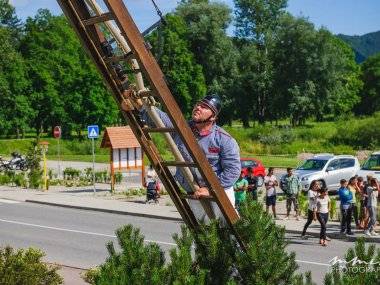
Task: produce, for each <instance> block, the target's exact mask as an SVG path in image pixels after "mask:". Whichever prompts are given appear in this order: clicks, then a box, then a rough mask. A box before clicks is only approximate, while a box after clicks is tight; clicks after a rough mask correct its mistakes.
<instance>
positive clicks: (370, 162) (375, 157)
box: [357, 151, 380, 181]
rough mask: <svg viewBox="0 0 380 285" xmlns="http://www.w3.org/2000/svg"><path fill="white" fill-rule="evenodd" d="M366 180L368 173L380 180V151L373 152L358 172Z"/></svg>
mask: <svg viewBox="0 0 380 285" xmlns="http://www.w3.org/2000/svg"><path fill="white" fill-rule="evenodd" d="M357 175H359V176H362V177H363V178H364V180H366V177H367V175H372V176H373V177H374V178H376V179H377V180H379V181H380V151H376V152H374V153H372V154H371V155H370V156H369V157H368V159H367V160H366V161H365V162H364V164H363V166H362V167H361V168H360V170H359V171H358V172H357Z"/></svg>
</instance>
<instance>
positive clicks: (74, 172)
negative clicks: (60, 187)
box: [63, 167, 81, 180]
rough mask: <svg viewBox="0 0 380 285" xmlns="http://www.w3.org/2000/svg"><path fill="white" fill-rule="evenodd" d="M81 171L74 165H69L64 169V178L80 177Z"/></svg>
mask: <svg viewBox="0 0 380 285" xmlns="http://www.w3.org/2000/svg"><path fill="white" fill-rule="evenodd" d="M80 174H81V171H80V170H78V169H75V168H72V167H67V168H65V170H64V171H63V178H64V179H68V180H73V179H75V178H79V176H80Z"/></svg>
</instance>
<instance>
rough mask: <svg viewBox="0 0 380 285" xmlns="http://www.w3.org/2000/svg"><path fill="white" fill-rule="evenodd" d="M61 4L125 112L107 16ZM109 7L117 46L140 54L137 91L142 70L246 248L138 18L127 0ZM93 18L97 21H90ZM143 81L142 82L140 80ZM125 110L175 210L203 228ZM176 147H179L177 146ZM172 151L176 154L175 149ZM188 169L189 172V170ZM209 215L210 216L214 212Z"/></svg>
mask: <svg viewBox="0 0 380 285" xmlns="http://www.w3.org/2000/svg"><path fill="white" fill-rule="evenodd" d="M57 1H58V3H59V4H60V6H61V8H62V10H63V11H64V13H65V15H66V16H67V17H68V18H69V20H70V22H71V24H72V26H73V27H74V30H75V31H76V32H77V34H78V36H79V38H80V40H81V42H82V44H83V45H84V46H85V47H86V50H87V52H88V53H89V55H90V57H91V58H92V59H93V61H94V62H95V64H96V66H97V68H98V69H99V71H100V72H101V74H102V75H103V78H104V80H105V82H106V84H107V85H108V86H109V87H110V89H111V91H112V92H111V93H112V95H113V97H114V98H115V100H116V102H117V103H118V105H119V107H120V108H121V106H122V104H123V102H124V101H125V98H124V97H123V93H124V91H123V90H124V89H123V88H124V87H123V82H121V81H120V79H119V78H118V76H117V74H116V72H115V70H114V69H113V68H112V65H111V63H110V61H107V60H106V57H105V56H104V54H103V53H104V52H102V49H101V43H102V42H103V41H105V37H104V35H103V34H102V33H101V31H100V29H99V28H98V27H97V23H92V22H91V21H93V22H98V21H100V18H101V16H99V15H101V14H102V13H100V12H99V11H98V12H96V11H95V14H97V15H98V18H96V16H95V17H91V15H90V11H89V10H88V7H87V6H86V3H87V5H88V6H90V7H91V4H89V2H95V1H94V0H57ZM104 3H105V4H106V6H107V8H108V11H109V12H107V14H106V15H107V16H103V19H104V20H106V21H105V23H106V24H107V23H108V24H109V25H107V27H108V28H109V29H111V28H110V27H111V26H113V22H111V21H109V19H110V15H112V16H113V21H114V22H115V23H116V34H118V37H119V36H121V38H122V40H118V43H119V44H120V42H123V41H124V42H125V43H126V47H124V48H123V50H124V52H126V53H130V52H132V53H133V55H135V58H133V57H130V58H131V60H130V61H131V65H132V67H133V69H134V71H135V76H136V79H137V83H138V90H139V91H147V89H145V86H144V83H143V81H142V72H143V73H144V74H145V75H146V79H147V80H148V81H149V85H150V86H151V88H152V92H153V93H154V94H156V96H158V98H159V99H160V101H161V103H162V104H163V105H164V107H165V109H166V110H167V111H168V113H167V114H168V116H169V118H170V119H171V122H172V124H173V127H174V129H175V130H176V131H177V132H178V134H179V136H180V138H181V140H182V141H183V142H184V144H185V147H186V148H187V150H188V152H189V154H190V156H191V157H192V160H193V163H194V165H196V166H197V168H198V171H199V173H200V174H201V176H202V177H203V178H204V180H205V181H206V182H207V185H208V186H209V188H210V190H211V193H212V194H213V196H214V198H215V200H216V202H217V204H218V207H219V208H220V210H221V212H222V214H223V216H224V218H225V220H226V222H227V223H228V224H229V225H230V227H231V228H232V230H233V231H234V232H235V236H236V238H237V240H238V241H239V243H240V245H241V246H242V248H243V249H244V244H243V243H242V241H241V239H240V238H239V236H238V235H237V234H236V231H235V229H234V227H233V225H234V223H235V222H236V221H237V220H238V219H239V216H238V214H237V212H236V211H235V209H234V207H233V206H232V205H231V203H230V201H229V199H228V197H227V195H226V193H225V191H224V189H223V188H222V187H221V185H220V182H219V180H218V179H217V177H216V175H215V173H214V171H213V170H212V168H211V166H210V164H209V162H208V160H207V158H206V156H205V154H204V153H203V151H202V150H201V148H200V146H199V145H198V143H197V141H196V140H195V138H194V135H193V133H192V131H191V129H190V127H189V126H188V124H187V121H186V120H185V119H184V117H183V115H182V113H181V112H180V111H179V107H178V105H177V103H176V101H175V100H174V98H173V96H172V95H171V93H170V90H169V88H168V87H167V85H166V82H165V79H164V75H163V73H162V71H161V69H160V68H159V66H158V64H157V62H156V61H155V59H154V57H153V56H152V54H151V53H150V51H149V50H147V46H146V45H145V42H144V40H143V38H142V37H141V34H140V32H139V30H138V29H137V27H136V25H135V23H134V22H133V19H132V18H131V16H130V14H129V12H128V10H127V8H126V7H125V5H124V3H123V1H122V0H104ZM91 18H92V20H89V19H91ZM86 21H87V22H86ZM89 21H90V22H89ZM86 23H87V24H86ZM89 23H90V24H89ZM114 29H115V27H114ZM117 30H118V31H117ZM128 49H129V50H128ZM136 63H137V64H136ZM139 79H141V81H140V80H139ZM144 102H145V105H146V106H145V109H146V110H147V112H148V114H149V116H150V117H151V118H152V119H153V121H155V123H156V127H158V128H161V129H163V128H165V125H164V124H163V122H162V121H160V120H157V118H155V117H159V116H158V115H157V113H156V112H154V106H153V105H152V104H149V100H144ZM121 110H122V114H123V116H124V117H125V118H126V119H127V120H128V122H129V123H130V125H131V129H132V131H133V132H134V134H135V135H136V137H137V139H138V140H139V143H140V145H141V146H142V147H143V149H144V152H145V153H146V154H147V156H148V158H149V160H150V161H151V162H152V164H153V166H154V168H155V169H156V171H157V174H158V175H159V177H160V178H161V180H162V182H163V184H164V185H165V187H166V188H167V189H168V192H169V195H170V197H171V198H172V200H173V202H174V204H175V206H176V207H177V209H178V211H179V213H180V214H181V216H182V218H183V219H184V221H185V223H186V224H187V225H188V226H189V227H191V228H193V229H197V228H198V227H199V223H198V221H197V219H196V218H195V216H194V213H193V212H192V210H191V208H190V206H189V204H188V203H187V201H186V199H185V198H183V197H181V195H180V193H181V192H180V189H179V186H178V184H177V182H176V181H175V180H174V177H173V175H172V174H171V172H170V170H169V168H168V166H167V165H165V162H163V161H162V159H161V157H160V155H159V152H158V150H157V148H156V147H155V145H154V144H153V142H152V139H151V137H150V134H149V132H146V131H145V132H144V126H142V124H141V121H139V119H138V118H139V114H138V111H136V110H134V111H130V110H129V111H126V110H123V109H122V108H121ZM163 135H164V136H165V137H166V139H167V140H168V141H170V140H173V139H172V136H171V135H170V133H169V132H166V131H165V132H163ZM173 142H174V141H173ZM169 145H170V144H169ZM173 145H175V144H174V143H173ZM175 146H176V145H175ZM177 150H178V148H177ZM173 153H174V154H175V152H174V151H173ZM178 153H179V151H178ZM175 156H176V155H175ZM175 159H176V161H177V162H183V166H186V165H185V163H184V162H185V161H184V159H183V157H182V155H181V154H180V153H179V155H178V156H176V157H175ZM180 169H182V171H183V172H184V174H185V175H184V176H185V179H186V180H187V181H189V180H190V181H191V182H192V183H189V184H190V185H192V187H196V185H195V184H194V180H193V179H194V178H193V177H192V174H191V172H190V169H189V168H188V167H180ZM186 169H187V171H184V170H186ZM186 172H188V173H186ZM189 173H190V175H189ZM195 189H196V188H195ZM200 202H201V204H202V206H203V207H204V208H205V210H206V208H209V207H210V204H209V202H208V201H206V200H204V199H201V200H200ZM206 202H207V204H206ZM207 212H208V211H207V210H206V213H207ZM208 215H209V216H210V214H208Z"/></svg>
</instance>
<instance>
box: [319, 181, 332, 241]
mask: <svg viewBox="0 0 380 285" xmlns="http://www.w3.org/2000/svg"><path fill="white" fill-rule="evenodd" d="M329 210H330V197H329V196H328V195H327V188H322V189H321V191H320V195H319V197H318V198H317V219H318V221H319V223H320V224H321V233H320V235H319V243H320V244H321V245H322V246H326V245H327V240H328V239H327V236H326V227H327V226H326V225H327V221H328V219H329Z"/></svg>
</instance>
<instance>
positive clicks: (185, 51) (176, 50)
mask: <svg viewBox="0 0 380 285" xmlns="http://www.w3.org/2000/svg"><path fill="white" fill-rule="evenodd" d="M165 19H166V22H167V25H166V26H164V27H161V28H159V29H162V30H160V31H155V32H154V33H153V34H152V35H151V36H150V38H149V40H150V41H151V42H152V43H158V45H154V46H153V49H152V51H153V53H154V54H155V55H157V54H159V52H160V51H161V50H162V54H161V55H160V57H159V64H160V66H161V69H162V71H163V73H164V74H165V78H166V80H167V82H168V85H169V87H170V90H171V91H172V94H173V96H174V98H176V101H177V103H178V105H179V106H180V108H181V110H182V112H183V113H184V114H185V116H189V115H190V114H191V111H192V108H193V106H194V104H195V103H196V102H197V101H198V100H200V98H202V97H203V96H204V94H205V93H206V86H205V79H204V76H203V73H202V67H201V66H200V65H199V64H197V63H196V62H195V59H194V55H193V54H192V52H191V51H190V50H189V42H188V40H187V39H186V34H187V26H186V23H185V22H184V20H183V19H182V18H181V17H179V16H177V15H167V16H166V18H165ZM159 37H162V43H160V40H159ZM160 45H161V46H160Z"/></svg>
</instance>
